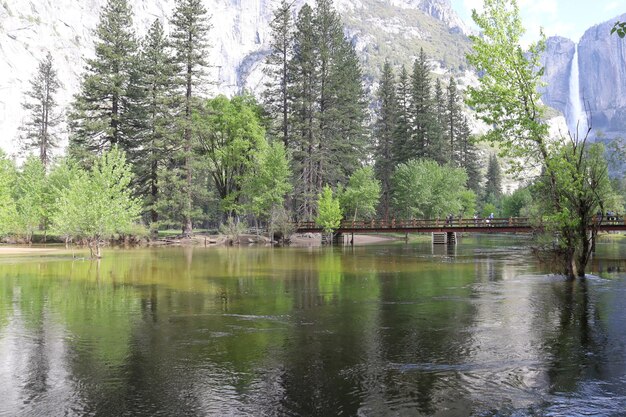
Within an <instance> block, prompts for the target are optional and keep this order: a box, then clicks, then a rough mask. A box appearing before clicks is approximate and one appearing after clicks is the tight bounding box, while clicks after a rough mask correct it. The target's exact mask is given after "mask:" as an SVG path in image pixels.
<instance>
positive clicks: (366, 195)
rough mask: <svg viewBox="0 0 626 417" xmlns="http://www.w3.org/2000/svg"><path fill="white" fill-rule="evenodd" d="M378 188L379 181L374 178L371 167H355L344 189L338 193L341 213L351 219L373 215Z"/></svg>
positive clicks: (378, 192) (367, 217)
mask: <svg viewBox="0 0 626 417" xmlns="http://www.w3.org/2000/svg"><path fill="white" fill-rule="evenodd" d="M380 188H381V187H380V181H378V180H377V179H376V178H374V169H373V168H372V167H369V166H366V167H361V168H359V169H357V170H356V171H355V172H354V174H352V175H351V176H350V179H349V180H348V185H346V187H345V189H343V190H342V191H341V192H340V193H338V198H339V201H340V203H341V209H342V211H343V213H344V214H345V215H346V216H349V217H351V218H352V219H353V220H357V219H369V218H371V217H373V216H374V215H375V214H376V206H377V205H378V201H379V200H380Z"/></svg>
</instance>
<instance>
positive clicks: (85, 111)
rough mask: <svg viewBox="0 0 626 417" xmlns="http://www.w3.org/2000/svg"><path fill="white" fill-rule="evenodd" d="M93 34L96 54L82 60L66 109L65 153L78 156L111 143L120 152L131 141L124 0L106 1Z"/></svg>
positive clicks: (130, 56) (130, 59)
mask: <svg viewBox="0 0 626 417" xmlns="http://www.w3.org/2000/svg"><path fill="white" fill-rule="evenodd" d="M95 37H96V40H95V58H93V59H88V60H87V61H86V62H87V66H86V71H85V74H84V76H83V80H82V85H81V91H80V92H79V93H78V94H77V95H76V96H75V101H74V105H73V109H72V111H71V113H70V128H71V131H72V132H71V133H72V134H71V137H70V153H71V154H73V155H74V156H76V157H78V158H79V159H83V160H85V159H88V158H90V157H91V156H92V155H93V153H94V152H97V153H100V152H102V151H104V150H107V149H109V148H111V147H112V146H114V145H118V146H119V147H120V149H122V150H124V151H130V150H132V149H133V148H134V147H135V145H136V144H135V143H133V138H132V132H133V131H134V127H133V126H131V125H130V123H128V116H130V115H129V113H130V112H131V109H130V107H131V101H132V97H130V92H131V90H132V87H131V81H132V71H133V67H134V65H135V59H136V53H137V42H136V40H135V34H134V31H133V28H132V10H131V8H130V5H129V4H128V1H127V0H108V1H107V3H106V5H105V6H104V8H103V9H102V12H101V14H100V22H99V23H98V26H97V27H96V31H95Z"/></svg>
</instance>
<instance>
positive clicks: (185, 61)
mask: <svg viewBox="0 0 626 417" xmlns="http://www.w3.org/2000/svg"><path fill="white" fill-rule="evenodd" d="M170 24H171V26H172V34H171V38H172V47H173V49H174V54H175V57H174V62H175V64H176V80H177V83H178V86H179V89H180V92H181V99H180V106H179V108H178V113H177V115H176V116H177V122H178V129H179V130H180V132H181V133H182V138H181V139H182V140H181V143H180V147H179V154H180V156H179V158H177V159H179V163H178V164H177V166H176V167H175V168H177V169H180V170H181V173H180V174H181V177H183V178H184V182H183V183H182V186H183V190H182V198H183V199H184V204H183V207H185V209H184V210H183V213H182V215H183V225H182V229H183V234H184V235H187V236H188V235H190V234H191V232H192V230H193V223H192V212H193V207H192V205H193V167H192V162H193V161H192V158H193V148H192V126H191V124H192V120H191V119H192V117H191V116H192V113H193V109H194V106H196V100H195V99H196V96H197V91H196V90H195V89H194V88H197V87H198V84H199V83H200V82H201V81H202V79H203V76H204V71H205V69H206V67H207V65H208V63H207V61H206V56H207V49H208V41H207V35H208V32H209V29H210V26H209V23H208V17H207V10H206V9H205V7H204V6H203V5H202V0H176V7H175V9H174V15H173V16H172V19H171V21H170Z"/></svg>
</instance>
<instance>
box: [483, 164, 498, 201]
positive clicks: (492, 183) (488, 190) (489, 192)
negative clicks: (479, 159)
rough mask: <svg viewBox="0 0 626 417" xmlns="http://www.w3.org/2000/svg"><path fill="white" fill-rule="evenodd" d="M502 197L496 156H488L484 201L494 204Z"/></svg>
mask: <svg viewBox="0 0 626 417" xmlns="http://www.w3.org/2000/svg"><path fill="white" fill-rule="evenodd" d="M501 196H502V173H501V171H500V163H499V162H498V157H497V156H496V155H491V156H489V165H488V166H487V183H486V184H485V195H484V201H487V202H491V203H494V204H495V203H496V202H497V201H499V200H500V197H501Z"/></svg>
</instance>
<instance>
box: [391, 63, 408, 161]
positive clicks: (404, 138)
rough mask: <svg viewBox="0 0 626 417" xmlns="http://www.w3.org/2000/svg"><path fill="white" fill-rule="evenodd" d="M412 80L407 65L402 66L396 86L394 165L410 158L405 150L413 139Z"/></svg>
mask: <svg viewBox="0 0 626 417" xmlns="http://www.w3.org/2000/svg"><path fill="white" fill-rule="evenodd" d="M410 94H411V81H410V79H409V73H408V72H407V70H406V67H404V66H402V69H401V70H400V76H399V78H398V85H397V88H396V97H397V100H398V117H397V122H396V128H395V130H394V138H393V165H394V166H396V165H398V164H403V163H405V162H407V161H408V160H409V159H410V158H409V156H408V155H407V153H406V152H405V150H406V149H407V147H408V146H409V143H410V139H411V122H410V119H411V116H410V107H411V98H410Z"/></svg>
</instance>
